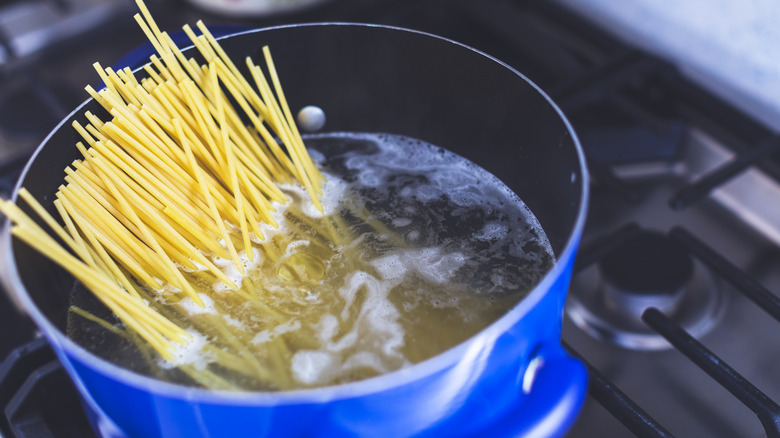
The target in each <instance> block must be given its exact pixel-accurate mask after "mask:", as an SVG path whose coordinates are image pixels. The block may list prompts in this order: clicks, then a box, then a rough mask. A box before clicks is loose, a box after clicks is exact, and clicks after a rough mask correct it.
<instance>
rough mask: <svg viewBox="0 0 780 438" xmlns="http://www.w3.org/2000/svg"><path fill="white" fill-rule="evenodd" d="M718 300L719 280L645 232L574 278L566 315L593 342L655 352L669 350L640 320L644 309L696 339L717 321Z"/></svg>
mask: <svg viewBox="0 0 780 438" xmlns="http://www.w3.org/2000/svg"><path fill="white" fill-rule="evenodd" d="M723 300H724V295H723V292H722V290H721V285H720V283H719V281H718V280H716V278H715V277H713V276H712V275H711V274H710V273H709V272H708V271H707V269H706V268H705V267H704V266H703V265H701V264H700V263H698V262H695V261H694V260H693V258H692V257H691V256H690V255H688V253H687V252H686V250H685V248H683V247H682V246H680V245H679V244H678V243H676V242H675V241H673V240H671V239H669V238H668V237H666V236H665V235H663V234H661V233H658V232H654V231H647V230H644V231H640V232H638V233H637V234H636V235H635V236H634V237H632V238H631V239H629V240H627V241H626V242H624V243H622V244H621V245H620V246H618V247H617V248H615V249H614V250H612V251H611V252H610V253H608V254H607V255H606V256H604V257H603V258H602V259H601V260H600V261H599V263H597V264H596V265H593V266H590V267H588V268H587V269H584V270H583V271H582V272H580V273H579V274H577V275H576V276H575V278H574V279H573V282H572V292H571V294H570V298H569V301H570V302H569V304H568V306H567V312H568V315H569V317H570V318H571V320H572V321H573V322H574V323H575V324H576V325H577V326H579V327H580V328H581V329H582V330H584V331H585V332H587V333H588V334H590V335H591V336H594V337H596V338H598V339H602V340H605V341H608V342H611V343H614V344H617V345H620V346H622V347H626V348H630V349H636V350H660V349H667V348H671V345H669V343H668V342H667V341H666V340H665V339H664V338H663V337H662V336H660V335H659V334H658V333H656V332H655V331H654V330H652V329H651V328H649V327H648V326H647V325H646V324H645V323H644V322H643V321H642V319H641V316H642V313H643V312H644V311H645V310H646V309H648V308H650V307H654V308H656V309H658V310H660V311H662V312H663V313H665V314H667V315H668V316H669V317H670V318H671V319H672V320H674V321H675V322H677V323H678V324H679V325H681V326H682V327H684V328H685V329H686V330H688V332H689V333H691V334H692V335H693V336H701V335H703V334H705V333H706V332H708V331H709V330H710V328H712V326H713V325H714V323H715V322H716V321H717V320H718V319H719V317H720V314H721V313H722V312H721V311H722V309H723Z"/></svg>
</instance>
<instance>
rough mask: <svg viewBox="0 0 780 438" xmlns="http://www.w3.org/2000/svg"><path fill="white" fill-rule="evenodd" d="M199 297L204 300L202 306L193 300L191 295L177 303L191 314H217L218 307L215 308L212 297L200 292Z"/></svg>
mask: <svg viewBox="0 0 780 438" xmlns="http://www.w3.org/2000/svg"><path fill="white" fill-rule="evenodd" d="M198 297H199V298H200V299H201V301H203V306H202V307H201V306H200V305H198V303H196V302H195V301H193V300H192V298H190V297H184V298H182V299H181V300H179V302H178V303H176V304H177V305H179V307H181V308H182V309H184V310H185V311H186V312H187V313H188V314H189V315H190V316H194V315H202V314H204V313H207V314H210V315H216V314H217V309H216V308H214V300H212V299H211V297H209V296H208V295H206V294H202V293H201V294H198Z"/></svg>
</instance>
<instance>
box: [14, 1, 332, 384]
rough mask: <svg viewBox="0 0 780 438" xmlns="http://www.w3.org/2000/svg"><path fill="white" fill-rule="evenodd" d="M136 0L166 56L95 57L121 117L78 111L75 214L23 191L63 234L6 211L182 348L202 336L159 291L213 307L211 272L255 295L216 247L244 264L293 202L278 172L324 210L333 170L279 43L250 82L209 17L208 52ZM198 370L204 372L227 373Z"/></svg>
mask: <svg viewBox="0 0 780 438" xmlns="http://www.w3.org/2000/svg"><path fill="white" fill-rule="evenodd" d="M137 4H138V7H139V10H140V14H136V15H135V19H136V21H137V22H138V24H139V26H140V27H141V29H142V30H143V32H144V33H145V34H146V36H147V37H148V39H149V41H151V43H152V45H153V46H154V48H155V51H156V54H155V55H152V56H151V57H150V63H149V64H148V65H146V66H145V67H144V69H143V70H144V72H145V73H146V77H143V78H139V77H136V75H135V73H134V72H133V71H131V70H130V69H127V68H125V69H121V70H117V71H115V70H113V69H112V68H103V67H101V66H100V65H99V64H97V63H96V64H95V69H96V70H97V72H98V74H99V76H100V78H101V79H102V81H103V83H104V84H105V88H103V89H101V90H99V91H98V90H95V89H93V88H92V87H89V86H88V87H87V88H86V90H87V92H88V93H89V94H90V95H91V96H92V97H93V98H94V99H95V100H96V101H97V102H98V103H99V104H100V105H101V106H102V107H103V108H104V109H105V110H106V112H107V113H108V114H109V115H110V117H111V118H110V119H109V120H103V119H101V118H100V117H99V116H98V115H95V114H92V113H90V112H87V113H86V114H85V117H86V119H87V121H88V123H86V124H81V123H79V122H74V123H73V128H74V129H75V130H76V131H77V132H78V134H79V135H80V136H81V137H82V138H83V143H82V142H79V143H78V144H77V145H76V146H77V147H78V149H79V150H80V151H81V154H82V158H81V159H79V160H76V161H74V162H73V163H72V164H71V166H70V167H68V168H67V169H66V170H65V172H66V176H65V183H64V184H63V185H62V186H60V188H59V190H58V191H57V194H56V198H57V199H56V201H55V202H54V205H55V207H56V209H57V211H58V212H59V214H60V218H61V221H62V223H63V224H64V225H60V223H58V222H57V220H56V219H54V218H53V217H52V216H50V215H49V214H48V213H47V212H46V209H45V208H44V207H43V206H41V205H40V204H39V203H38V202H37V201H36V200H35V199H34V198H33V197H32V196H31V195H30V194H29V192H27V191H26V190H25V189H22V190H21V191H20V193H19V194H20V197H21V198H22V199H23V200H24V201H25V202H27V203H28V204H29V205H30V206H31V208H32V209H33V210H34V211H35V212H36V213H37V214H38V215H39V216H40V217H41V218H42V220H43V221H44V222H45V223H46V225H47V226H48V227H49V228H50V229H51V231H52V232H53V234H54V235H56V236H57V238H59V240H60V241H61V242H62V244H61V243H58V241H57V240H55V238H54V237H53V236H52V235H50V234H49V233H48V232H46V231H45V230H44V229H42V228H41V227H40V226H38V225H37V223H36V222H35V221H34V220H32V219H31V218H29V217H28V216H27V215H26V214H25V213H24V212H23V211H22V210H21V209H20V208H18V207H17V206H16V205H14V204H13V203H11V202H9V201H4V202H2V203H1V204H0V211H2V212H3V213H4V214H6V215H7V216H8V217H9V218H10V219H11V221H12V223H13V224H14V226H13V228H12V233H13V234H14V235H15V236H17V237H18V238H20V239H21V240H23V241H25V242H26V243H28V244H29V245H31V246H32V247H34V248H35V249H36V250H38V251H39V252H41V253H42V254H45V255H47V256H48V257H50V258H51V259H52V260H53V261H55V262H56V263H58V264H60V265H61V266H63V267H64V268H65V269H67V270H68V271H70V272H71V273H72V274H73V275H74V277H76V278H77V279H78V280H79V281H80V282H82V283H83V284H84V285H85V286H86V287H87V288H88V289H90V290H91V291H92V292H93V293H94V294H95V296H96V297H98V298H99V299H100V301H101V302H103V303H104V304H105V305H106V306H107V307H108V308H109V309H111V311H113V312H114V314H115V315H116V316H118V317H119V319H120V320H121V321H122V323H123V324H124V325H125V326H126V327H127V328H129V329H130V330H131V331H132V332H133V333H134V335H137V336H140V337H141V338H142V339H144V340H145V341H146V342H148V344H149V345H150V346H152V347H153V348H154V350H156V351H157V352H158V353H159V354H160V355H161V356H162V357H164V358H166V359H170V358H172V356H173V352H174V351H175V349H176V348H177V345H180V344H182V343H186V342H189V341H191V339H192V335H191V333H188V332H187V331H185V330H184V329H183V328H182V326H183V324H177V323H176V322H175V320H176V315H172V314H170V313H169V314H163V313H161V312H160V308H159V307H157V308H155V307H154V306H152V305H150V302H152V301H153V300H154V298H155V295H165V294H168V295H173V296H177V297H179V298H178V299H181V297H185V296H186V297H188V298H189V299H191V300H192V301H193V302H194V303H196V304H197V305H198V306H201V307H202V306H204V305H205V303H204V298H203V295H202V294H199V293H198V291H197V290H198V289H199V286H198V285H197V282H198V281H204V280H205V281H212V282H213V281H220V282H222V284H223V285H224V286H225V287H226V288H227V289H229V290H234V291H235V292H236V294H237V295H239V296H242V298H243V299H253V297H251V296H248V295H247V294H246V293H245V292H243V291H238V285H237V284H236V283H235V282H234V281H233V280H232V279H231V278H229V277H228V276H226V275H225V273H224V272H223V270H222V269H221V268H220V267H218V266H216V265H215V264H214V262H212V258H214V257H217V258H226V259H229V260H230V261H231V263H232V264H233V265H234V266H235V269H236V270H238V272H240V273H241V274H244V272H245V264H247V262H248V263H252V262H253V261H254V257H255V251H254V250H253V249H252V241H253V240H255V241H257V240H260V239H263V237H264V236H263V232H262V231H261V227H260V226H259V224H260V223H265V224H268V225H269V226H276V221H275V219H274V216H273V213H274V207H273V205H274V203H284V202H286V201H287V196H286V195H285V194H284V193H283V192H282V191H281V190H280V189H279V188H278V184H279V183H288V182H291V181H297V182H298V183H300V184H301V185H302V186H303V187H305V188H306V190H307V192H308V193H309V196H310V197H311V200H312V202H313V203H314V205H315V206H316V207H317V208H318V209H320V210H322V205H321V204H320V201H319V196H320V194H321V191H322V181H323V176H322V175H321V173H320V172H319V171H318V170H317V168H316V166H315V165H314V163H313V162H312V160H311V158H310V157H309V155H308V153H307V152H306V148H305V147H304V145H303V141H302V140H301V137H300V134H299V132H298V130H297V128H296V127H295V123H294V121H293V119H292V116H291V112H290V109H289V106H288V104H287V101H286V99H285V97H284V93H283V91H282V88H281V83H280V81H279V76H278V74H277V72H276V69H275V66H274V64H273V60H272V58H271V55H270V51H269V50H268V48H267V47H265V48H264V49H263V55H264V60H265V66H266V69H267V72H268V73H267V74H268V76H269V77H270V82H269V80H268V79H267V78H266V73H264V72H263V70H262V69H261V68H260V66H258V65H255V63H254V62H253V61H252V60H251V59H250V58H247V59H246V63H247V65H248V66H249V68H250V71H251V75H252V77H251V80H252V81H254V85H252V84H251V82H250V80H248V79H247V78H245V77H243V75H241V73H240V72H239V70H238V68H237V67H236V66H235V65H234V64H233V62H232V61H231V59H230V57H229V56H228V55H227V54H226V53H225V51H224V50H223V49H222V48H221V47H220V45H219V43H218V42H217V40H216V39H215V38H214V37H213V35H212V34H211V33H210V32H209V30H208V29H207V28H206V26H205V25H203V23H202V22H198V23H197V27H198V29H200V31H201V35H196V34H195V33H194V32H193V30H192V29H191V28H190V27H189V26H185V27H184V31H185V33H186V34H187V35H188V36H189V37H190V39H191V41H192V43H193V44H194V46H195V49H196V50H197V51H198V52H199V54H200V56H201V57H202V58H203V59H204V60H205V63H203V64H199V63H198V62H197V61H196V60H195V59H194V58H192V57H189V58H188V57H187V56H186V55H185V54H184V53H183V52H182V51H181V50H180V49H179V48H178V47H177V46H176V44H175V43H174V42H173V40H172V39H171V38H170V36H169V35H168V34H167V33H166V32H162V31H160V29H159V28H158V26H157V25H156V23H155V22H154V19H153V18H152V16H151V14H150V13H149V11H148V9H147V8H146V6H145V5H144V3H143V1H142V0H137ZM231 101H235V102H237V107H234V106H233V104H231ZM242 120H249V121H250V125H249V126H245V125H244V123H243V122H242ZM234 233H235V234H237V235H239V236H240V238H238V239H234V237H233V236H234ZM63 244H64V247H63V246H62V245H63ZM65 247H67V248H68V249H69V250H70V251H68V250H67V249H66V248H65ZM269 251H270V250H269ZM269 311H270V310H269ZM76 313H77V314H80V315H88V313H86V312H84V311H83V310H80V309H76ZM106 325H108V326H110V324H106ZM216 330H217V331H220V330H221V331H223V332H224V331H225V330H224V328H217V329H216ZM223 335H225V336H224V338H225V339H227V341H226V342H229V343H230V342H233V343H235V342H237V341H235V340H232V341H231V340H230V336H231V335H230V334H229V333H223ZM212 350H213V349H212ZM237 351H242V349H241V348H238V349H237ZM214 354H216V355H217V356H227V357H223V359H225V360H224V362H225V363H230V364H232V365H230V366H232V367H234V368H239V369H242V370H244V371H243V372H247V371H246V370H251V369H255V371H256V372H259V373H261V374H262V373H265V372H266V371H264V370H262V369H261V367H259V366H258V365H257V363H256V361H255V360H254V359H252V358H251V357H249V356H248V355H243V356H242V355H240V354H239V356H240V357H236V356H235V355H233V354H231V353H227V352H224V351H223V352H220V353H214ZM190 372H191V373H193V378H195V379H196V380H199V381H203V380H204V379H205V380H207V381H209V382H211V383H212V384H216V383H215V382H217V380H218V378H217V377H216V376H209V375H206V374H203V373H200V374H198V373H194V371H192V370H190ZM215 379H216V380H215ZM217 383H218V382H217Z"/></svg>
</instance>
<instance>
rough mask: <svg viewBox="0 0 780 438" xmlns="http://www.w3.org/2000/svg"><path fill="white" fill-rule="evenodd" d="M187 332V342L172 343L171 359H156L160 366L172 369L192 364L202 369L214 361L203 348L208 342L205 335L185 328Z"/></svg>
mask: <svg viewBox="0 0 780 438" xmlns="http://www.w3.org/2000/svg"><path fill="white" fill-rule="evenodd" d="M193 304H194V303H193ZM187 333H189V334H190V335H191V338H190V340H189V341H188V342H186V343H184V344H176V343H174V349H173V351H172V353H173V359H171V360H164V359H162V358H161V359H160V360H159V361H158V363H159V365H160V366H161V367H162V368H164V369H172V368H175V367H177V366H181V365H192V366H194V367H195V368H196V369H198V370H202V369H205V368H206V366H208V364H209V363H211V362H213V361H214V358H213V357H212V356H211V355H210V354H208V353H207V352H206V351H204V349H203V347H205V346H206V344H208V340H207V339H206V337H205V336H203V335H201V334H200V333H198V332H196V331H194V330H187Z"/></svg>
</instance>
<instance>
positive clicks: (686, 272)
mask: <svg viewBox="0 0 780 438" xmlns="http://www.w3.org/2000/svg"><path fill="white" fill-rule="evenodd" d="M599 268H600V269H601V273H602V274H603V275H604V280H605V281H608V282H609V283H611V284H612V285H613V286H614V287H615V288H617V289H620V290H621V291H623V292H624V293H626V294H637V295H672V294H675V293H676V292H677V291H678V290H679V289H680V288H682V287H684V286H685V285H687V284H688V282H689V281H690V279H691V275H693V260H692V259H691V256H690V255H688V253H687V251H686V250H685V248H683V247H682V246H681V245H680V244H678V243H677V242H675V241H673V240H670V239H669V238H667V237H666V236H664V235H663V234H661V233H657V232H653V231H643V232H640V233H638V234H637V235H636V237H634V238H633V239H631V240H628V241H626V242H625V243H624V244H623V245H621V246H620V247H618V248H616V249H615V250H614V251H612V252H611V253H609V254H608V255H607V256H606V257H604V259H602V260H601V263H600V264H599Z"/></svg>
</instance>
